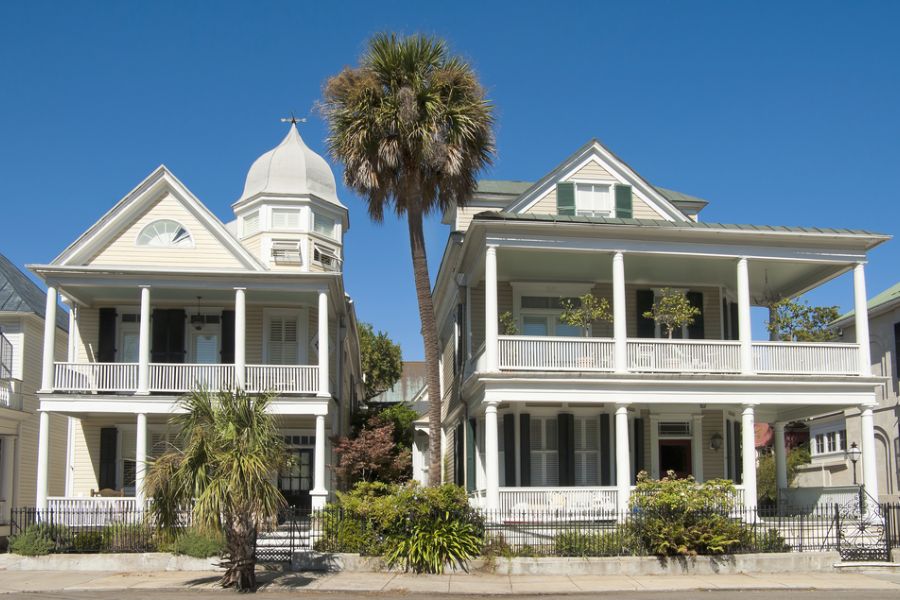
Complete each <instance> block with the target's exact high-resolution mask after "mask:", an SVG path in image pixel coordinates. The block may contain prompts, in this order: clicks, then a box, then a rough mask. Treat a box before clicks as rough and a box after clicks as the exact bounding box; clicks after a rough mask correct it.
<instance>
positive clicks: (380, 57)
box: [323, 33, 494, 485]
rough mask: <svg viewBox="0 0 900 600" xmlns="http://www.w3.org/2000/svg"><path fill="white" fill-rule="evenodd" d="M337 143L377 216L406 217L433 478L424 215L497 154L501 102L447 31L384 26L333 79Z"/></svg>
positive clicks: (452, 198)
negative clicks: (495, 105) (452, 47)
mask: <svg viewBox="0 0 900 600" xmlns="http://www.w3.org/2000/svg"><path fill="white" fill-rule="evenodd" d="M323 111H324V113H325V115H326V118H327V120H328V127H329V135H328V146H329V149H330V151H331V154H332V156H334V157H335V158H336V159H337V160H339V161H340V162H342V163H343V164H344V182H345V183H346V184H347V187H349V188H350V189H352V190H354V191H355V192H357V193H359V194H361V195H362V196H363V197H364V198H365V200H366V202H367V206H368V212H369V216H370V218H372V220H373V221H376V222H381V221H382V220H383V219H384V213H385V211H386V210H393V211H394V213H395V214H396V215H397V216H398V217H403V216H405V217H406V221H407V227H408V230H409V244H410V253H411V255H412V265H413V277H414V280H415V287H416V297H417V299H418V304H419V319H420V321H421V325H422V329H421V331H422V340H423V342H424V346H425V362H426V385H427V387H428V392H429V393H428V398H429V411H428V418H429V431H430V436H429V438H430V443H431V449H430V450H431V451H430V456H431V461H430V462H431V464H430V469H429V473H430V483H431V484H432V485H435V484H437V483H439V481H440V472H441V462H440V461H441V427H440V419H441V400H442V398H441V395H440V392H439V390H440V389H441V388H440V379H439V374H438V361H439V360H440V358H439V356H440V355H439V349H438V333H437V327H436V324H435V317H434V304H433V302H432V298H431V279H430V276H429V273H428V260H427V256H426V252H425V233H424V230H423V218H424V217H425V216H428V215H429V214H431V213H433V212H435V211H443V210H445V209H447V208H449V207H451V206H453V205H456V206H464V205H465V204H466V202H467V201H468V200H469V198H470V197H471V195H472V193H473V192H474V191H475V188H476V185H477V182H476V175H477V174H478V172H479V171H481V170H482V169H483V168H485V167H486V166H487V165H489V164H490V163H491V160H492V157H493V155H494V137H493V132H492V126H493V123H494V117H493V109H492V106H491V104H490V103H489V102H488V101H487V100H486V98H485V92H484V89H483V88H482V87H481V84H480V83H479V81H478V78H477V77H476V75H475V73H474V71H473V70H472V68H471V67H470V66H469V65H468V64H467V63H466V62H465V61H464V60H462V59H461V58H459V57H455V56H451V55H450V53H449V51H448V49H447V46H446V44H445V43H444V42H443V41H441V40H438V39H435V38H431V37H426V36H421V35H413V36H409V37H400V36H397V35H396V34H389V33H382V34H378V35H376V36H375V37H373V38H372V39H371V40H370V41H369V43H368V47H367V50H366V51H365V53H364V54H363V56H362V58H361V59H360V64H359V66H357V67H355V68H350V67H348V68H345V69H344V70H343V71H341V72H340V73H339V74H337V75H335V76H333V77H331V78H330V79H329V80H328V81H327V82H326V84H325V90H324V103H323Z"/></svg>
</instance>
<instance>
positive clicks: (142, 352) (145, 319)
mask: <svg viewBox="0 0 900 600" xmlns="http://www.w3.org/2000/svg"><path fill="white" fill-rule="evenodd" d="M137 393H138V394H149V393H150V286H149V285H142V286H141V327H140V333H139V337H138V389H137Z"/></svg>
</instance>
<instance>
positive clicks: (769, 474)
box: [756, 445, 811, 506]
mask: <svg viewBox="0 0 900 600" xmlns="http://www.w3.org/2000/svg"><path fill="white" fill-rule="evenodd" d="M810 460H811V457H810V454H809V447H808V446H807V445H803V446H797V447H796V448H791V449H790V450H789V451H788V452H787V456H786V457H785V465H786V467H787V481H788V487H790V486H791V485H792V484H793V482H794V478H795V477H796V475H797V467H798V466H799V465H805V464H807V463H808V462H810ZM756 496H757V499H758V501H759V503H760V504H761V505H764V506H774V505H775V503H776V502H778V483H777V481H776V480H775V453H774V451H773V452H766V453H765V454H763V455H762V456H760V458H759V461H758V462H757V465H756Z"/></svg>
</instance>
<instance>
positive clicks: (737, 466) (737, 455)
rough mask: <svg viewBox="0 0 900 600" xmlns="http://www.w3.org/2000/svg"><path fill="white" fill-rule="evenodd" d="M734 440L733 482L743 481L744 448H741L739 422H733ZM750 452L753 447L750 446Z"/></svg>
mask: <svg viewBox="0 0 900 600" xmlns="http://www.w3.org/2000/svg"><path fill="white" fill-rule="evenodd" d="M732 440H733V441H734V482H735V483H737V484H740V483H744V459H743V454H744V448H741V440H742V438H741V424H740V423H739V422H738V421H735V422H734V433H733V434H732ZM750 451H751V452H752V451H753V449H752V448H751V449H750Z"/></svg>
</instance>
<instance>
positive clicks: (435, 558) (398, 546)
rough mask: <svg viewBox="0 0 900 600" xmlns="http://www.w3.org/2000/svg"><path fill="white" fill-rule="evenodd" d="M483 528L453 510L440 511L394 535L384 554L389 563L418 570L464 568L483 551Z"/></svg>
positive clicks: (420, 571) (430, 571)
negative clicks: (452, 513) (457, 515)
mask: <svg viewBox="0 0 900 600" xmlns="http://www.w3.org/2000/svg"><path fill="white" fill-rule="evenodd" d="M483 536H484V531H483V529H481V528H479V527H478V525H476V524H475V523H473V522H469V521H463V520H461V519H458V518H457V517H456V516H453V515H451V514H450V513H445V514H443V515H440V514H437V515H434V516H433V517H432V518H430V519H426V520H421V521H419V522H417V523H415V524H414V525H413V526H412V531H411V532H406V535H402V536H397V537H392V538H390V539H389V540H388V543H387V554H386V556H385V558H386V560H387V563H388V566H390V567H393V566H397V565H401V566H403V568H404V569H405V570H407V571H408V570H410V569H412V570H413V571H415V572H416V573H443V572H444V566H445V565H447V564H455V565H458V566H459V567H461V568H465V566H466V563H467V562H468V560H469V558H472V557H475V556H478V553H479V552H480V551H481V546H482V540H483Z"/></svg>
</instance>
